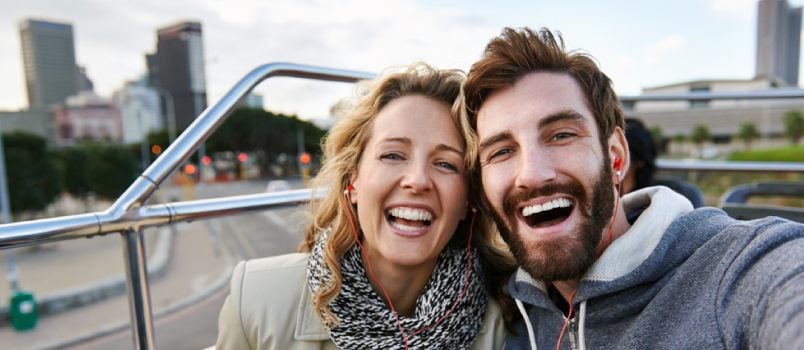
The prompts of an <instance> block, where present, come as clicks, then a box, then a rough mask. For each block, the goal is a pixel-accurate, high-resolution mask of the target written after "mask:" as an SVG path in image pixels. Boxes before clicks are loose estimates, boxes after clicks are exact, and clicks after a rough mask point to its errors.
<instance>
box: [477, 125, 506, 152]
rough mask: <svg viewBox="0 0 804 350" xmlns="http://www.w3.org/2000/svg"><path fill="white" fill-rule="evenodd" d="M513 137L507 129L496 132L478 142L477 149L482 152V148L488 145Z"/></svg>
mask: <svg viewBox="0 0 804 350" xmlns="http://www.w3.org/2000/svg"><path fill="white" fill-rule="evenodd" d="M513 138H514V136H513V135H511V132H510V131H508V130H506V131H502V132H499V133H496V134H494V135H491V136H489V137H487V138H486V139H485V140H483V141H482V142H480V146H478V151H479V152H483V150H484V149H486V148H488V147H490V146H491V145H493V144H495V143H497V142H502V141H507V140H511V139H513Z"/></svg>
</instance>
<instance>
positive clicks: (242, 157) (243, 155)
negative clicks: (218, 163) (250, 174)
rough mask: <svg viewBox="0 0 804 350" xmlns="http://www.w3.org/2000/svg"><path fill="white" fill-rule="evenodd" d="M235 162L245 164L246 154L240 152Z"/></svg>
mask: <svg viewBox="0 0 804 350" xmlns="http://www.w3.org/2000/svg"><path fill="white" fill-rule="evenodd" d="M237 160H239V161H240V163H245V162H246V161H247V160H248V154H245V153H243V152H240V154H238V155H237Z"/></svg>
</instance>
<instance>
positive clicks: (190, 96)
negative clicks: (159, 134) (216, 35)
mask: <svg viewBox="0 0 804 350" xmlns="http://www.w3.org/2000/svg"><path fill="white" fill-rule="evenodd" d="M146 63H147V65H148V80H149V83H150V85H152V86H154V87H157V88H162V89H163V90H166V91H165V92H167V93H170V94H171V96H172V98H173V106H174V115H175V118H176V127H177V128H178V129H179V130H181V129H184V128H186V127H187V126H188V125H190V123H192V122H193V120H194V119H195V118H196V117H197V116H198V115H199V114H201V112H203V111H204V109H205V108H206V107H207V89H206V76H205V74H204V43H203V36H202V31H201V23H199V22H182V23H178V24H174V25H171V26H168V27H164V28H161V29H159V30H158V31H157V45H156V53H154V54H149V55H146ZM160 91H161V90H160ZM165 115H170V113H165ZM169 123H170V121H165V123H164V125H169Z"/></svg>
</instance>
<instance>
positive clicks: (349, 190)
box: [343, 184, 355, 194]
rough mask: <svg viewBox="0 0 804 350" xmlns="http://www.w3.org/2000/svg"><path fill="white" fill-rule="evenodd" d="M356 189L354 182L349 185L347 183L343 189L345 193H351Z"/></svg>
mask: <svg viewBox="0 0 804 350" xmlns="http://www.w3.org/2000/svg"><path fill="white" fill-rule="evenodd" d="M354 190H355V186H354V185H352V184H348V185H346V189H345V190H343V194H349V192H352V191H354Z"/></svg>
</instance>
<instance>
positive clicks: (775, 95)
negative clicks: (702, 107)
mask: <svg viewBox="0 0 804 350" xmlns="http://www.w3.org/2000/svg"><path fill="white" fill-rule="evenodd" d="M788 98H804V89H799V88H781V89H769V90H760V91H701V92H688V93H651V92H648V93H645V94H642V95H635V96H620V101H621V102H623V103H624V104H628V103H633V102H640V101H642V102H644V101H708V100H767V99H788Z"/></svg>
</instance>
